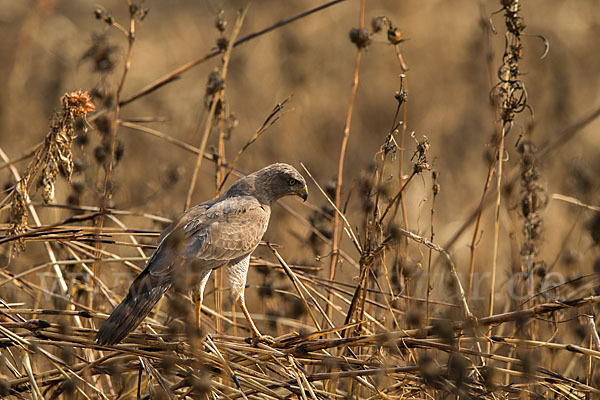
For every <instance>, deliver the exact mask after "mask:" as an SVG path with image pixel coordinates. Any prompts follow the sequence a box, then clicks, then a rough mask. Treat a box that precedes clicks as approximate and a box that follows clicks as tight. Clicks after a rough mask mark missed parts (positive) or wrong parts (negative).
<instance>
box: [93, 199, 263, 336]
mask: <svg viewBox="0 0 600 400" xmlns="http://www.w3.org/2000/svg"><path fill="white" fill-rule="evenodd" d="M201 206H202V207H194V208H192V209H190V210H188V211H187V212H186V213H185V214H184V216H183V217H182V218H181V220H180V221H179V223H177V224H176V225H175V226H174V227H173V228H171V229H170V230H169V232H168V233H167V234H166V235H165V237H164V238H163V240H162V241H161V242H160V245H159V247H158V249H157V250H156V251H155V252H154V254H153V255H152V257H150V259H149V260H148V264H147V265H146V268H145V269H144V270H143V271H142V273H141V274H140V275H139V276H138V277H137V278H136V279H135V280H134V281H133V283H132V284H131V287H130V288H129V291H128V293H127V296H126V297H125V299H123V301H122V302H121V304H119V305H118V306H117V308H116V309H115V310H114V311H113V313H112V314H111V316H110V317H109V319H108V320H107V321H106V322H105V323H104V325H103V326H102V327H101V329H100V331H99V332H98V335H97V336H96V338H97V340H98V343H100V344H114V343H118V342H119V341H120V340H121V339H123V338H124V337H125V336H126V335H127V334H128V333H129V332H131V331H132V330H134V329H135V328H136V327H137V326H138V325H139V324H140V323H141V322H142V321H143V319H144V318H145V317H146V316H147V315H148V314H149V313H150V311H151V310H152V307H154V305H155V304H156V302H158V300H159V299H160V298H161V297H162V296H163V295H164V293H165V292H166V291H167V290H168V289H169V288H171V287H172V286H175V287H176V288H179V289H182V290H186V289H190V288H191V287H193V286H195V285H197V284H198V283H199V281H200V278H201V277H202V276H204V274H203V273H204V272H205V271H206V269H215V268H219V267H221V266H224V265H227V264H229V263H232V262H233V263H237V262H239V260H241V259H243V258H244V257H247V256H248V255H249V254H250V253H251V252H252V251H253V250H254V249H255V248H256V246H258V244H259V243H260V240H261V238H262V236H263V234H264V233H265V231H266V229H267V224H268V221H269V214H270V212H269V211H270V210H269V209H268V208H266V209H265V208H263V207H262V206H261V205H260V203H259V202H258V201H257V200H256V199H254V198H252V197H250V196H234V197H228V198H224V199H221V200H220V201H216V202H212V204H210V205H209V206H203V205H201Z"/></svg>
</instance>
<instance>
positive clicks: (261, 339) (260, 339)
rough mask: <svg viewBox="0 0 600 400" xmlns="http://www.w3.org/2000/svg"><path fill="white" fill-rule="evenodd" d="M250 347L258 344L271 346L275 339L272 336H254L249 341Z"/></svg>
mask: <svg viewBox="0 0 600 400" xmlns="http://www.w3.org/2000/svg"><path fill="white" fill-rule="evenodd" d="M250 341H251V344H252V346H254V347H256V346H258V344H259V343H264V344H266V345H272V344H274V343H275V339H274V338H273V336H269V335H255V336H252V339H250Z"/></svg>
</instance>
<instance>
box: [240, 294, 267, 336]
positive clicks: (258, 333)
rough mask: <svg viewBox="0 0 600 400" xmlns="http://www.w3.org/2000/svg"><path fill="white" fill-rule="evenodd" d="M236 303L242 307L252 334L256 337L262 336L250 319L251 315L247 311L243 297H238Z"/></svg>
mask: <svg viewBox="0 0 600 400" xmlns="http://www.w3.org/2000/svg"><path fill="white" fill-rule="evenodd" d="M237 303H238V305H239V306H240V308H241V309H242V312H243V313H244V317H246V321H248V325H250V330H251V331H252V336H254V337H258V338H260V337H262V334H261V333H260V331H259V330H258V328H256V325H254V321H253V320H252V317H251V316H250V313H249V312H248V309H247V308H246V302H245V301H244V298H243V297H238V299H237Z"/></svg>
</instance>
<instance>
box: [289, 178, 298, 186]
mask: <svg viewBox="0 0 600 400" xmlns="http://www.w3.org/2000/svg"><path fill="white" fill-rule="evenodd" d="M295 184H296V180H295V179H294V178H290V180H289V181H288V185H290V186H294V185H295Z"/></svg>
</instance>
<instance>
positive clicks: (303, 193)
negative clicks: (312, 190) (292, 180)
mask: <svg viewBox="0 0 600 400" xmlns="http://www.w3.org/2000/svg"><path fill="white" fill-rule="evenodd" d="M298 196H300V197H302V200H303V201H306V199H308V188H307V187H306V185H304V187H303V188H302V190H301V191H299V192H298Z"/></svg>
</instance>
